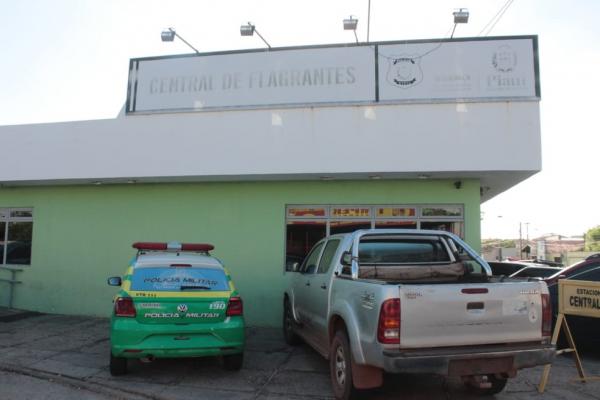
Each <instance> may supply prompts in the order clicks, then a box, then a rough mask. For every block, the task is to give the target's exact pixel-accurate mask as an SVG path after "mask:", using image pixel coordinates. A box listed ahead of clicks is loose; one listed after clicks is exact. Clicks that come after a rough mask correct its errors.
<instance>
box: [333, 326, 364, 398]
mask: <svg viewBox="0 0 600 400" xmlns="http://www.w3.org/2000/svg"><path fill="white" fill-rule="evenodd" d="M329 372H330V375H331V385H332V386H333V393H334V395H335V398H336V399H340V400H349V399H355V398H356V396H357V390H356V388H355V387H354V382H353V381H352V353H351V352H350V344H349V342H348V335H347V334H346V332H344V331H342V330H339V331H337V332H336V333H335V336H334V337H333V340H332V342H331V346H330V348H329Z"/></svg>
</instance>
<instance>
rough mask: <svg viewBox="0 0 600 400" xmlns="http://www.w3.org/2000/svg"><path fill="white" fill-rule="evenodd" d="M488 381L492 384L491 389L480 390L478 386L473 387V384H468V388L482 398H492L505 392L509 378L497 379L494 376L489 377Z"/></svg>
mask: <svg viewBox="0 0 600 400" xmlns="http://www.w3.org/2000/svg"><path fill="white" fill-rule="evenodd" d="M487 378H488V381H489V382H490V383H491V384H492V386H491V387H489V388H480V387H477V386H473V385H472V384H468V385H467V388H468V389H469V391H470V392H471V393H473V394H477V395H480V396H491V395H493V394H497V393H500V392H501V391H502V390H504V387H505V386H506V382H507V381H508V378H497V377H496V376H495V375H494V374H489V375H487Z"/></svg>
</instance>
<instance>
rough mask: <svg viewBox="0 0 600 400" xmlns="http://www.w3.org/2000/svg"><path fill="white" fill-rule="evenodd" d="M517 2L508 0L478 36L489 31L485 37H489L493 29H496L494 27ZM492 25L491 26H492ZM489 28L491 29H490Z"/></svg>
mask: <svg viewBox="0 0 600 400" xmlns="http://www.w3.org/2000/svg"><path fill="white" fill-rule="evenodd" d="M514 1H515V0H507V1H506V3H504V4H503V5H502V7H500V9H499V10H498V12H497V13H496V14H495V15H494V16H493V17H492V19H490V20H489V21H488V23H487V24H485V26H484V27H483V29H482V30H481V31H480V32H479V33H478V34H477V36H481V34H482V33H483V32H485V30H486V29H487V33H486V34H484V35H483V36H487V35H489V34H490V32H491V31H492V29H494V26H496V24H497V23H498V21H500V19H502V16H503V15H504V13H505V12H506V10H508V8H509V7H510V6H511V4H512V3H513V2H514ZM490 25H491V26H490ZM488 27H489V29H488Z"/></svg>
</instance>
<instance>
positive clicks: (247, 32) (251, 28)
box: [240, 22, 271, 49]
mask: <svg viewBox="0 0 600 400" xmlns="http://www.w3.org/2000/svg"><path fill="white" fill-rule="evenodd" d="M254 32H256V34H257V35H258V37H259V38H261V40H262V41H263V42H265V44H266V45H267V47H268V48H269V49H270V48H271V45H270V44H269V42H267V41H266V40H265V38H264V37H263V36H262V35H261V34H260V32H258V29H256V25H252V23H251V22H248V23H247V24H246V25H242V26H240V35H242V36H253V35H254Z"/></svg>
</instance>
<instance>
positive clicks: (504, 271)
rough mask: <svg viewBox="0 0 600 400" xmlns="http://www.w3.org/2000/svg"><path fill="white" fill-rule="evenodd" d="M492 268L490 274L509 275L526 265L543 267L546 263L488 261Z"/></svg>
mask: <svg viewBox="0 0 600 400" xmlns="http://www.w3.org/2000/svg"><path fill="white" fill-rule="evenodd" d="M488 264H489V265H490V268H491V269H492V275H497V276H500V275H504V276H511V275H513V274H514V273H516V272H518V271H520V270H522V269H523V268H527V267H545V266H546V265H543V264H537V263H532V262H527V261H490V262H488Z"/></svg>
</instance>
